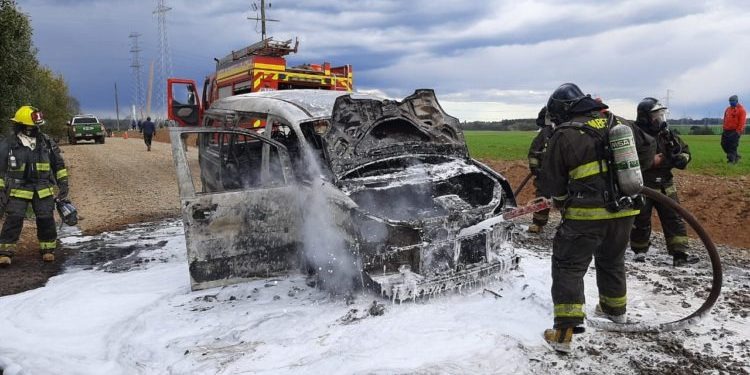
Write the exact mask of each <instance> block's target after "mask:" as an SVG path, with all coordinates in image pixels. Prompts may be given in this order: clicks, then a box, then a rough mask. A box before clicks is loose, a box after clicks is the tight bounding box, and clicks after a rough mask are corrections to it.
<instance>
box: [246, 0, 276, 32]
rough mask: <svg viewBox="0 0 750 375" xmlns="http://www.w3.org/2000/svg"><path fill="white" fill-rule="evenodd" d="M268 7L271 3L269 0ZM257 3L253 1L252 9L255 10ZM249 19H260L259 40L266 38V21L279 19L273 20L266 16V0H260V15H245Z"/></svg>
mask: <svg viewBox="0 0 750 375" xmlns="http://www.w3.org/2000/svg"><path fill="white" fill-rule="evenodd" d="M268 7H269V8H270V7H271V4H270V2H269V5H268ZM257 8H258V7H257V5H256V4H255V3H253V9H255V10H257ZM247 19H249V20H254V21H260V24H261V40H266V22H279V20H274V19H270V18H266V0H260V17H258V16H257V15H256V16H255V17H247Z"/></svg>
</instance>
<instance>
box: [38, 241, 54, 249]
mask: <svg viewBox="0 0 750 375" xmlns="http://www.w3.org/2000/svg"><path fill="white" fill-rule="evenodd" d="M56 247H57V241H39V248H40V249H42V250H54V249H55V248H56Z"/></svg>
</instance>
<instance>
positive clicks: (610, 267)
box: [552, 216, 634, 329]
mask: <svg viewBox="0 0 750 375" xmlns="http://www.w3.org/2000/svg"><path fill="white" fill-rule="evenodd" d="M633 220H634V216H627V217H621V218H614V219H603V220H571V219H564V220H563V221H562V223H561V224H560V226H559V227H558V228H557V233H556V234H555V238H554V242H553V244H552V302H553V303H554V304H555V309H554V311H555V312H554V315H555V325H554V328H558V329H563V328H572V327H576V326H579V325H581V324H583V319H584V317H585V313H584V310H583V305H584V303H585V302H586V298H585V295H584V288H583V277H584V275H586V270H587V269H588V267H589V264H590V263H591V259H592V257H593V259H594V264H595V266H596V285H597V287H598V288H599V305H600V306H601V308H602V311H604V312H605V313H607V314H610V315H622V314H624V313H625V310H626V304H627V298H626V292H627V287H626V284H625V259H624V258H625V249H626V248H627V245H628V235H629V234H630V227H631V226H632V225H633Z"/></svg>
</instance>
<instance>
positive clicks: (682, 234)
mask: <svg viewBox="0 0 750 375" xmlns="http://www.w3.org/2000/svg"><path fill="white" fill-rule="evenodd" d="M649 187H651V186H649ZM651 188H653V189H655V190H657V191H660V192H661V193H662V194H664V195H666V196H668V197H669V198H671V199H672V200H673V201H675V202H677V203H678V204H679V203H680V199H679V198H677V187H676V186H674V185H673V184H670V185H667V186H663V187H651ZM644 198H645V202H644V205H643V208H641V213H640V214H638V216H636V217H635V222H634V223H633V230H632V231H631V232H630V248H631V249H632V250H633V252H635V253H645V252H646V251H648V248H649V246H650V245H651V241H650V240H651V212H652V211H653V209H654V208H656V212H657V213H658V214H659V221H660V222H661V227H662V230H663V231H664V239H665V240H666V242H667V251H668V252H669V255H674V254H675V253H684V252H686V251H687V248H688V236H687V230H686V229H685V222H684V221H683V220H682V217H680V215H679V214H678V213H677V211H675V210H673V209H671V208H669V207H667V206H665V205H663V204H661V203H658V202H655V201H654V200H652V199H650V198H647V197H644Z"/></svg>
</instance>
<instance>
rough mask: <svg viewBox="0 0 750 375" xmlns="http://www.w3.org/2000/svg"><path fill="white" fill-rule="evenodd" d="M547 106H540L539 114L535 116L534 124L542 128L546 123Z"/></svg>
mask: <svg viewBox="0 0 750 375" xmlns="http://www.w3.org/2000/svg"><path fill="white" fill-rule="evenodd" d="M546 120H547V107H542V109H541V110H540V111H539V114H538V115H537V116H536V126H538V127H540V128H543V127H544V126H545V125H547V121H546Z"/></svg>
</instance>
